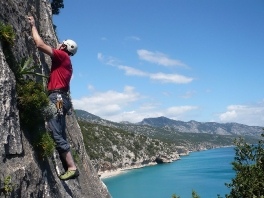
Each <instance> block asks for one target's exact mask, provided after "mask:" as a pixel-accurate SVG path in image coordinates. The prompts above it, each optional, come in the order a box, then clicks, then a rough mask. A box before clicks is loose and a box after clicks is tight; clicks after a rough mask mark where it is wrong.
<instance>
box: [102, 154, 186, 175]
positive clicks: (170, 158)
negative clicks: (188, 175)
mask: <svg viewBox="0 0 264 198" xmlns="http://www.w3.org/2000/svg"><path fill="white" fill-rule="evenodd" d="M186 155H189V151H188V150H185V152H183V153H180V154H179V153H177V152H175V153H173V154H171V155H170V156H165V155H159V156H157V157H152V159H151V160H147V161H148V162H147V161H146V160H144V161H138V162H135V163H133V164H132V165H128V164H126V165H125V166H122V167H119V168H113V169H111V168H108V169H99V171H98V175H99V177H100V178H101V179H105V178H109V177H113V176H116V175H119V174H123V173H126V172H127V171H129V170H132V169H138V168H144V167H146V166H154V165H157V164H162V163H172V162H174V161H177V160H180V159H181V158H180V156H186ZM106 163H107V162H106ZM108 164H109V163H108ZM102 166H103V165H102V164H101V167H102ZM108 167H109V166H108Z"/></svg>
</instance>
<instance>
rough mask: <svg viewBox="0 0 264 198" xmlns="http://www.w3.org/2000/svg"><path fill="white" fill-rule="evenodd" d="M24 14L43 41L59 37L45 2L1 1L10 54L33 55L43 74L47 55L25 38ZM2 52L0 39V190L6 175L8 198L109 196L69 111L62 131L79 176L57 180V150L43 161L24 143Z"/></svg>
mask: <svg viewBox="0 0 264 198" xmlns="http://www.w3.org/2000/svg"><path fill="white" fill-rule="evenodd" d="M27 15H32V16H34V18H35V19H36V25H37V28H38V30H39V33H40V35H41V37H42V38H43V40H44V41H45V42H46V43H47V44H49V45H51V46H53V47H55V46H56V45H57V43H58V40H57V37H56V34H55V32H54V29H53V23H52V14H51V7H50V1H48V0H8V1H7V0H0V22H2V23H4V24H10V25H12V27H13V30H14V31H15V33H16V38H15V43H14V46H13V48H12V54H13V55H14V58H15V59H16V61H17V62H20V61H21V59H22V58H23V57H33V61H34V63H35V65H41V67H40V68H39V71H38V72H42V73H45V74H46V75H48V73H49V67H50V63H51V61H50V58H49V57H48V56H45V55H44V54H42V53H39V52H38V51H37V49H36V48H35V45H34V43H33V41H32V39H31V38H30V35H31V31H30V26H29V24H28V20H27V18H26V16H27ZM4 50H5V49H4V47H3V45H2V43H1V42H0V73H1V74H0V152H1V156H0V158H1V161H0V167H1V169H0V180H1V186H0V187H1V188H0V189H1V191H2V189H3V187H4V184H3V181H4V178H6V177H7V176H11V184H12V186H13V188H12V192H11V194H10V197H45V198H46V197H52V198H54V197H63V198H65V197H78V198H79V197H83V198H88V197H89V198H103V197H111V196H110V194H109V192H108V190H107V188H106V186H105V185H104V184H103V182H102V181H101V180H100V178H99V177H98V175H97V173H96V171H95V170H94V168H93V166H92V164H91V162H90V159H89V156H88V155H87V153H86V151H85V148H84V144H83V137H82V134H81V131H80V127H79V126H78V123H77V122H76V118H75V116H74V115H71V116H67V124H68V127H67V133H68V134H67V135H68V137H69V140H70V143H71V146H72V148H74V149H75V150H76V152H77V155H78V156H79V159H80V161H79V163H78V164H77V166H78V169H79V170H80V176H79V177H78V179H76V180H69V181H66V182H65V181H61V180H59V178H58V176H57V174H60V173H61V172H62V169H63V168H62V165H61V163H60V160H59V157H58V155H57V153H54V155H53V158H49V159H47V160H42V159H39V158H38V156H37V153H36V151H35V150H34V148H33V146H32V145H31V143H30V141H29V136H28V132H27V131H22V129H21V128H20V122H19V120H20V118H19V112H18V109H17V104H16V89H15V85H16V80H15V76H14V74H13V72H12V70H11V69H10V65H8V63H7V61H6V58H7V57H5V55H4V53H3V52H4ZM35 80H37V81H40V80H41V79H38V78H36V79H35ZM32 122H34V121H33V120H32ZM1 191H0V193H1ZM0 197H4V194H3V193H1V195H0Z"/></svg>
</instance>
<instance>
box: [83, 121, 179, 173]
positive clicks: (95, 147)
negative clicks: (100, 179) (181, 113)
mask: <svg viewBox="0 0 264 198" xmlns="http://www.w3.org/2000/svg"><path fill="white" fill-rule="evenodd" d="M78 123H79V125H80V127H81V131H82V133H83V137H84V144H85V147H86V151H87V153H88V155H89V156H90V158H91V160H93V161H94V163H96V162H98V161H101V162H102V161H104V162H108V163H110V164H111V165H110V166H111V167H109V168H110V169H114V168H121V167H124V166H125V165H126V164H127V165H134V164H136V163H137V162H139V163H146V164H147V163H149V162H151V161H152V160H154V162H155V160H156V158H157V157H159V156H166V157H168V156H173V155H175V153H176V151H177V147H176V145H175V144H172V143H168V142H164V141H161V140H158V139H152V138H149V137H147V136H144V135H139V134H134V133H129V132H127V131H124V130H122V129H117V128H113V127H108V126H103V125H99V124H93V123H89V122H85V121H81V120H79V121H78Z"/></svg>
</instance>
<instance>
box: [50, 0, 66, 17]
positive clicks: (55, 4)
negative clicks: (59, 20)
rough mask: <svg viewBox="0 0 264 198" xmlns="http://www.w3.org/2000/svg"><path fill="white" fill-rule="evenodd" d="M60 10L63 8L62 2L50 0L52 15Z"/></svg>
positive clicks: (60, 0) (61, 0)
mask: <svg viewBox="0 0 264 198" xmlns="http://www.w3.org/2000/svg"><path fill="white" fill-rule="evenodd" d="M61 8H64V4H63V0H51V9H52V14H56V15H57V14H59V13H60V9H61Z"/></svg>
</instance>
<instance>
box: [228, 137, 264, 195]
mask: <svg viewBox="0 0 264 198" xmlns="http://www.w3.org/2000/svg"><path fill="white" fill-rule="evenodd" d="M262 137H264V134H262ZM235 144H236V147H235V153H236V154H235V161H234V162H232V165H233V170H235V171H236V177H235V178H233V179H232V182H231V183H230V184H226V186H227V187H228V188H230V189H231V192H230V194H229V195H226V197H228V198H237V197H253V198H254V197H263V196H264V165H263V164H264V141H263V140H260V141H259V143H258V144H257V145H249V144H248V143H246V142H245V141H244V140H243V139H242V138H240V139H239V140H236V141H235Z"/></svg>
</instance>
